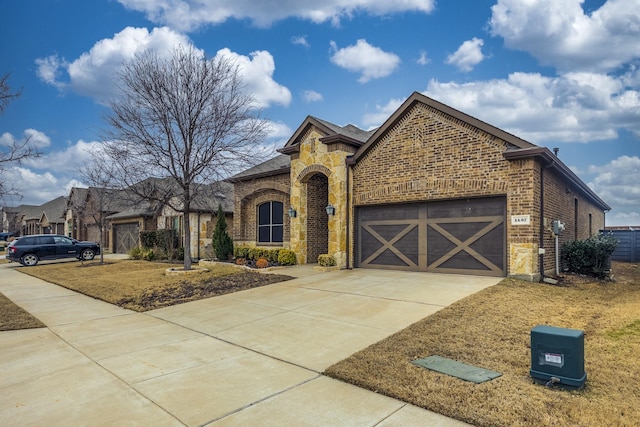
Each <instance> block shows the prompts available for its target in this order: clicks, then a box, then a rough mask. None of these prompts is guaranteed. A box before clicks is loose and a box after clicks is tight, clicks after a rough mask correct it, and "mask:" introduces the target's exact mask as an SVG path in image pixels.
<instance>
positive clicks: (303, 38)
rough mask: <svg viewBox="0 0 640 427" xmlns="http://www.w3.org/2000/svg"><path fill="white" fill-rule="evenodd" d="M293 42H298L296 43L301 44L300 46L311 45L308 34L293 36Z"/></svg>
mask: <svg viewBox="0 0 640 427" xmlns="http://www.w3.org/2000/svg"><path fill="white" fill-rule="evenodd" d="M291 43H293V44H296V45H300V46H304V47H310V46H311V45H310V44H309V42H308V41H307V36H296V37H291Z"/></svg>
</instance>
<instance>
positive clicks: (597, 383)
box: [326, 263, 640, 426]
mask: <svg viewBox="0 0 640 427" xmlns="http://www.w3.org/2000/svg"><path fill="white" fill-rule="evenodd" d="M613 274H614V281H613V282H597V281H594V280H591V279H586V278H583V277H578V276H568V277H567V278H566V280H564V281H563V282H562V283H561V286H552V285H546V284H539V283H530V282H523V281H517V280H512V279H505V280H503V281H502V282H501V283H500V284H498V285H496V286H494V287H491V288H488V289H485V290H484V291H482V292H479V293H477V294H475V295H472V296H470V297H468V298H465V299H463V300H461V301H459V302H457V303H455V304H453V305H451V306H449V307H447V308H445V309H443V310H441V311H439V312H437V313H435V314H434V315H432V316H429V317H427V318H425V319H423V320H421V321H419V322H417V323H415V324H413V325H412V326H410V327H409V328H407V329H405V330H403V331H401V332H399V333H397V334H395V335H392V336H390V337H388V338H387V339H385V340H383V341H381V342H379V343H377V344H374V345H372V346H370V347H369V348H367V349H365V350H363V351H360V352H358V353H356V354H354V355H353V356H351V357H349V358H348V359H346V360H344V361H342V362H339V363H338V364H336V365H334V366H332V367H330V368H329V369H328V370H327V371H326V374H327V375H329V376H332V377H335V378H338V379H341V380H344V381H347V382H350V383H353V384H356V385H359V386H361V387H364V388H368V389H371V390H374V391H376V392H379V393H382V394H385V395H389V396H393V397H396V398H399V399H401V400H404V401H406V402H410V403H413V404H415V405H417V406H421V407H423V408H427V409H430V410H432V411H435V412H438V413H441V414H444V415H447V416H449V417H453V418H456V419H458V420H462V421H465V422H468V423H471V424H473V425H477V426H640V391H639V390H640V361H639V357H640V356H639V355H640V266H638V265H637V264H625V263H614V265H613ZM540 324H544V325H551V326H558V327H564V328H572V329H580V330H583V331H584V332H585V370H586V372H587V383H586V387H585V388H584V389H583V390H580V391H566V390H561V389H557V388H548V387H545V386H543V385H537V384H534V383H533V381H532V379H531V377H530V375H529V369H530V367H531V366H530V363H531V355H530V331H531V329H532V328H533V327H535V326H536V325H540ZM430 355H440V356H443V357H448V358H451V359H455V360H457V361H460V362H463V363H467V364H471V365H476V366H480V367H483V368H487V369H491V370H494V371H498V372H501V373H502V374H503V375H502V376H501V377H499V378H497V379H495V380H493V381H489V382H485V383H482V384H474V383H470V382H466V381H463V380H460V379H457V378H453V377H449V376H447V375H443V374H439V373H437V372H432V371H429V370H426V369H424V368H420V367H417V366H414V365H412V364H411V363H410V362H411V361H412V360H415V359H418V358H423V357H426V356H430Z"/></svg>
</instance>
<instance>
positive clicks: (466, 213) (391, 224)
mask: <svg viewBox="0 0 640 427" xmlns="http://www.w3.org/2000/svg"><path fill="white" fill-rule="evenodd" d="M505 206H506V203H505V199H504V198H503V197H494V198H483V199H461V200H451V201H442V202H427V203H412V204H402V205H385V206H372V207H361V208H357V221H358V223H357V228H356V230H357V235H356V242H357V243H356V260H357V262H358V267H363V268H385V269H398V270H413V271H433V272H442V273H461V274H479V275H488V276H504V275H506V243H505V241H506V236H505Z"/></svg>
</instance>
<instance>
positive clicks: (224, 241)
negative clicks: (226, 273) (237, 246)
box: [212, 205, 233, 260]
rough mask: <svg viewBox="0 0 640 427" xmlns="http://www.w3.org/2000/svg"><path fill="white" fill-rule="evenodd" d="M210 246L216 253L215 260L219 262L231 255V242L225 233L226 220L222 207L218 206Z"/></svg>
mask: <svg viewBox="0 0 640 427" xmlns="http://www.w3.org/2000/svg"><path fill="white" fill-rule="evenodd" d="M212 246H213V250H214V251H215V252H216V258H218V259H220V260H227V259H229V258H230V257H231V255H233V240H232V239H231V236H229V233H227V220H226V218H225V216H224V212H223V211H222V205H220V206H218V218H217V220H216V229H215V230H214V232H213V238H212Z"/></svg>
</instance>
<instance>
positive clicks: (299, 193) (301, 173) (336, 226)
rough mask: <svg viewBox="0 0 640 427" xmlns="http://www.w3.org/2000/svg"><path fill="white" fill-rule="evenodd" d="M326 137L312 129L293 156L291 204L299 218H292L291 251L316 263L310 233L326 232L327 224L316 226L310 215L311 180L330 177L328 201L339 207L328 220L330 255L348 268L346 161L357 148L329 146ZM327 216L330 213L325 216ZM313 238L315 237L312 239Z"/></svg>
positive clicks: (300, 261)
mask: <svg viewBox="0 0 640 427" xmlns="http://www.w3.org/2000/svg"><path fill="white" fill-rule="evenodd" d="M323 136H325V135H324V134H323V133H321V132H319V131H318V130H317V129H316V128H311V129H310V130H309V131H307V132H306V133H305V134H304V135H302V136H301V138H300V142H299V145H300V152H299V153H296V154H294V155H292V156H291V205H292V206H293V207H294V208H295V209H296V210H297V211H298V216H297V217H296V218H292V219H291V250H293V251H294V252H296V254H297V256H298V262H299V263H301V264H306V263H315V262H316V261H317V260H315V259H309V257H308V253H309V252H308V247H309V245H310V244H312V242H310V240H309V236H310V234H309V233H310V232H311V233H315V232H322V231H323V230H324V225H323V224H319V223H314V222H312V221H311V219H312V217H310V216H309V212H308V208H307V207H308V206H309V200H308V196H309V194H308V189H309V183H308V181H309V179H311V177H312V176H314V175H316V174H322V175H325V176H326V177H327V184H328V186H327V199H328V202H329V203H330V204H331V205H332V206H334V207H335V210H336V214H335V215H333V216H328V217H327V221H328V222H327V228H328V253H329V254H330V255H332V256H333V257H334V258H335V260H336V263H337V265H338V266H341V267H345V266H346V248H347V235H346V224H347V206H346V197H347V196H346V177H347V168H346V164H345V159H346V157H347V156H348V155H350V154H353V152H354V151H355V149H353V148H352V147H350V146H347V145H343V144H340V145H338V144H335V145H331V146H328V145H327V144H323V143H322V142H321V141H320V138H322V137H323ZM325 215H326V213H325ZM312 238H313V237H312Z"/></svg>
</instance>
